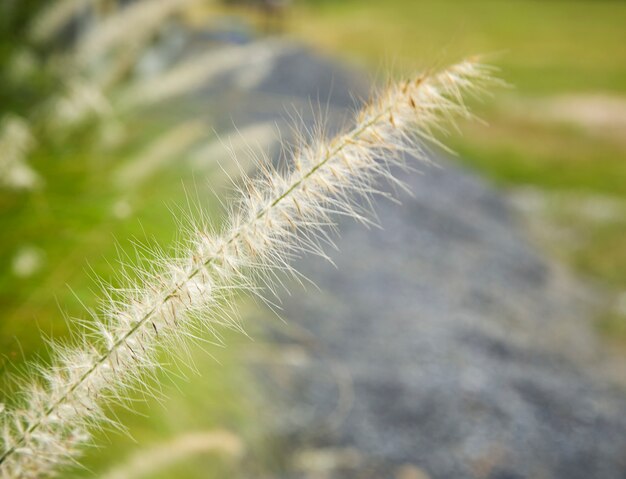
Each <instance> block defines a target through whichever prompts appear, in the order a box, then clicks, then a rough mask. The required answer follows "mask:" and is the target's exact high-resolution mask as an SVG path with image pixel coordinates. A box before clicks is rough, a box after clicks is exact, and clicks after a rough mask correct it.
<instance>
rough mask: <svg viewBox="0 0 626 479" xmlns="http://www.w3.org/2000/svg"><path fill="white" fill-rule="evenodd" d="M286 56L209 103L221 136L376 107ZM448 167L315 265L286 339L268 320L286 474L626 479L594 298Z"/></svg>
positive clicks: (623, 399) (263, 380) (269, 382)
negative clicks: (289, 115)
mask: <svg viewBox="0 0 626 479" xmlns="http://www.w3.org/2000/svg"><path fill="white" fill-rule="evenodd" d="M277 45H279V44H277ZM271 48H277V50H276V55H274V56H273V57H272V59H271V61H268V63H267V64H266V65H265V71H264V73H263V75H260V76H259V77H258V78H256V80H255V81H254V82H249V83H245V82H244V84H245V85H247V86H245V87H242V86H241V85H242V84H241V82H240V81H239V80H240V79H241V74H242V71H244V73H245V70H244V69H245V67H246V62H244V63H243V64H242V66H241V68H235V69H230V70H228V71H226V72H224V73H223V75H221V76H219V77H218V78H216V79H214V81H212V82H211V83H210V85H208V86H207V87H206V88H203V90H202V91H201V92H198V93H197V94H198V95H201V94H202V95H205V100H206V101H207V102H208V104H209V105H210V108H209V109H210V110H211V111H213V112H214V113H213V116H214V117H215V118H218V119H220V118H221V120H220V121H219V122H218V125H217V128H218V130H220V131H227V130H228V129H232V125H233V124H235V125H237V127H238V128H245V126H246V125H247V124H250V123H254V122H257V121H261V120H263V121H267V120H270V121H277V122H278V123H279V124H282V123H281V121H282V119H284V118H285V116H286V114H285V112H286V111H290V109H295V110H296V111H297V112H298V113H299V114H301V115H302V117H304V119H305V121H307V122H308V121H310V120H311V117H312V116H311V111H312V109H311V108H310V106H309V105H310V102H312V103H313V104H314V105H315V104H316V103H318V102H319V103H321V104H322V105H325V104H326V103H328V105H329V106H330V111H331V113H332V112H335V111H336V112H343V113H342V114H345V112H346V111H347V109H349V108H350V107H351V106H353V105H354V103H355V102H354V100H353V99H352V96H351V92H356V94H357V95H361V96H363V94H364V85H365V84H366V82H365V81H364V80H363V79H362V78H361V77H360V76H359V75H357V74H356V73H354V72H352V71H350V70H348V69H346V68H343V67H341V66H339V65H338V64H336V63H333V62H330V61H327V60H325V59H322V58H320V57H318V56H316V55H313V54H311V53H310V52H308V51H306V50H303V49H300V48H296V47H289V48H283V47H280V48H279V47H277V46H272V47H271ZM238 79H239V80H238ZM202 104H203V106H204V107H206V105H207V103H206V102H203V103H202ZM215 112H218V113H221V112H223V115H222V116H221V117H220V116H219V115H217V116H216V115H215ZM333 118H338V120H339V121H340V120H341V115H339V116H336V117H335V116H333ZM438 163H439V165H440V167H439V168H436V167H423V168H422V172H421V173H420V174H418V173H414V174H413V173H412V174H403V177H404V180H405V181H406V183H407V185H408V186H409V188H410V190H411V191H412V192H413V193H414V196H413V197H409V196H408V195H405V194H401V195H399V197H400V199H401V201H402V204H401V205H397V204H392V203H391V202H389V201H385V200H381V201H377V202H376V204H375V209H376V213H377V215H378V217H379V220H380V221H379V222H380V225H381V227H382V228H381V229H369V230H368V229H365V228H363V227H362V226H360V225H357V224H354V223H351V222H344V221H341V222H340V231H341V237H340V238H339V239H338V241H337V244H338V247H339V251H338V252H334V253H333V254H332V258H333V260H334V261H335V263H336V265H337V268H336V269H335V268H333V267H332V266H331V265H330V264H328V263H326V262H324V261H322V260H320V259H318V258H311V257H309V258H305V259H303V260H302V261H300V262H299V264H297V269H298V270H299V271H301V272H303V273H304V274H305V275H306V276H307V277H309V278H310V279H312V280H313V281H314V282H315V284H316V285H317V286H318V287H319V289H315V288H313V287H310V288H307V290H306V291H302V289H301V288H300V287H298V286H294V287H293V288H291V290H292V292H293V294H292V295H291V296H285V300H284V304H283V305H282V307H283V311H282V313H281V316H282V317H283V318H285V320H286V324H282V323H281V324H278V322H277V321H266V322H265V324H267V325H268V326H267V336H268V338H269V340H270V342H271V343H272V344H273V347H272V348H273V349H272V353H271V355H270V356H271V360H269V361H265V362H259V363H257V364H256V365H255V366H254V370H255V374H256V375H257V377H258V378H259V384H260V385H261V387H262V388H263V390H264V391H266V395H267V398H268V403H269V404H271V405H272V407H271V408H270V411H271V412H270V413H268V414H267V417H268V418H271V419H270V422H271V427H272V434H273V435H274V436H275V437H277V438H278V439H277V440H278V443H279V444H280V447H281V449H282V450H283V451H286V452H285V454H287V453H289V457H285V458H283V459H282V460H281V463H282V468H281V469H282V470H281V473H282V474H283V475H284V477H330V478H343V477H346V478H347V477H349V478H366V477H390V478H392V477H397V478H400V479H411V478H413V479H415V478H420V477H429V476H430V477H433V478H466V477H467V478H483V477H484V478H493V479H496V478H497V479H507V478H510V479H513V478H523V477H524V478H550V477H557V478H563V479H576V478H581V479H588V478H606V479H609V478H615V479H618V478H625V477H626V392H625V391H624V390H622V389H620V388H619V387H617V386H616V385H613V384H612V383H611V382H610V381H609V380H608V379H606V378H604V377H603V376H602V375H600V373H599V371H600V367H599V366H598V364H599V363H598V355H599V351H600V350H601V346H600V345H599V343H598V342H597V340H596V339H595V338H594V336H593V334H592V331H591V328H590V327H589V324H588V315H589V313H590V311H589V308H588V302H587V300H586V298H585V294H583V293H582V290H581V288H580V287H579V286H577V285H576V284H575V282H574V281H572V280H571V279H568V277H567V275H566V274H564V273H563V272H561V271H559V269H558V268H556V267H555V266H554V265H552V264H551V263H550V262H549V261H547V260H546V259H545V258H543V257H542V255H541V254H539V253H538V251H537V249H536V248H534V247H533V246H532V245H531V244H530V243H529V241H528V240H527V239H526V236H525V233H524V230H523V228H522V227H521V226H520V224H518V222H517V220H516V218H515V216H514V215H513V214H512V212H511V211H510V209H509V207H508V206H507V204H506V202H505V201H504V200H503V198H502V197H501V195H500V194H498V193H497V192H496V191H494V190H493V189H492V188H490V187H489V186H488V185H487V184H486V183H485V182H484V181H481V180H480V179H478V178H476V177H475V176H474V175H472V174H470V173H468V172H465V171H462V170H460V169H459V168H458V167H457V166H455V165H454V164H452V163H450V162H445V161H438ZM257 319H258V318H257Z"/></svg>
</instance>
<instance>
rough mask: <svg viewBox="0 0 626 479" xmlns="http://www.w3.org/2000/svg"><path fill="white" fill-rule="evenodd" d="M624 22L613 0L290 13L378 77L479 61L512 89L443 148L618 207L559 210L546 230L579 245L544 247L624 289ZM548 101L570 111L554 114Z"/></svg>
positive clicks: (335, 5) (520, 0)
mask: <svg viewBox="0 0 626 479" xmlns="http://www.w3.org/2000/svg"><path fill="white" fill-rule="evenodd" d="M624 25H626V4H625V3H623V2H616V1H578V2H574V1H559V2H541V1H528V0H512V1H491V0H476V1H462V0H459V1H455V0H443V1H441V0H440V1H427V0H426V1H419V0H387V1H384V2H382V1H381V2H378V1H367V0H345V1H325V0H317V1H311V2H308V3H307V4H306V5H305V6H302V7H301V8H300V9H299V10H298V11H297V12H296V13H295V14H294V15H293V26H292V29H293V31H294V32H295V34H296V35H298V37H300V38H301V39H303V40H304V41H306V42H309V43H313V44H315V45H317V46H318V48H320V49H322V50H323V51H326V52H329V53H330V54H333V55H336V56H339V57H341V58H344V59H347V60H348V61H353V62H358V63H359V64H361V65H363V66H365V67H366V68H368V69H369V70H371V71H373V72H374V76H376V73H377V72H378V74H379V75H380V74H381V72H383V73H382V75H383V76H384V75H385V74H386V72H387V70H388V69H389V67H391V69H392V70H393V71H394V72H395V75H398V76H401V75H407V74H410V72H413V71H416V70H419V69H422V68H433V67H437V65H442V64H445V63H447V62H450V61H454V60H458V59H459V58H462V57H464V56H467V55H473V54H482V55H484V58H485V61H486V62H489V63H491V64H494V65H496V66H497V67H498V68H499V69H500V72H499V76H500V78H502V79H504V80H505V81H506V82H507V83H508V84H509V87H508V88H501V89H498V90H496V91H495V92H494V97H493V98H490V99H488V100H487V101H485V102H483V103H482V104H479V105H475V106H474V108H475V111H477V113H478V115H479V116H480V117H481V118H483V119H484V120H485V121H486V123H487V124H486V125H480V124H476V123H475V122H467V124H463V125H462V127H461V130H462V131H463V134H462V135H459V134H457V133H456V132H453V133H452V134H451V138H450V141H449V144H451V146H452V147H453V148H454V150H455V151H456V152H457V153H458V158H459V161H461V162H462V163H464V164H465V165H467V166H469V167H471V168H474V169H476V170H478V171H479V172H481V173H482V174H483V175H485V176H487V177H488V178H490V179H491V180H493V181H494V182H495V183H496V184H498V185H500V186H502V187H506V188H516V187H519V186H529V185H530V186H534V187H537V188H538V189H539V191H540V192H545V193H546V194H547V195H551V194H555V193H556V194H559V193H566V194H568V195H569V196H572V197H574V198H575V200H576V201H581V202H582V203H585V202H587V201H589V200H592V201H593V200H595V199H597V198H600V199H603V200H604V199H606V198H608V199H609V200H610V201H615V202H617V203H618V204H621V205H622V208H621V211H622V213H623V214H621V215H616V216H615V217H614V218H612V219H611V220H610V221H608V222H600V223H598V222H595V221H594V222H590V221H589V220H588V219H585V218H582V217H576V216H572V215H565V214H564V213H563V212H561V211H559V210H558V208H557V210H556V211H552V212H551V216H550V221H551V223H552V224H554V225H556V226H557V227H558V228H566V229H567V230H568V231H569V232H570V233H571V236H572V237H573V238H574V239H575V241H568V242H565V243H560V244H548V245H544V246H545V247H546V248H548V249H550V250H551V251H552V252H553V253H554V254H555V255H557V256H560V257H561V258H562V259H564V260H566V261H567V262H568V263H569V264H570V265H573V267H575V268H576V269H577V270H578V271H580V272H582V273H583V274H584V275H586V276H587V277H588V278H591V279H592V280H596V281H599V282H600V283H601V284H605V285H609V286H610V287H611V288H613V289H614V290H615V291H617V292H619V291H623V290H626V213H624V212H625V211H626V209H625V208H624V204H625V202H626V123H624V119H625V118H626V102H625V100H624V99H625V98H626V48H624V45H625V44H626V29H625V28H624ZM590 98H591V100H590ZM598 98H600V100H598ZM581 99H582V102H581ZM555 102H557V103H558V104H559V105H562V104H563V103H565V104H566V106H568V107H569V106H571V108H570V109H569V110H568V111H567V112H565V113H562V114H560V115H556V116H555V115H554V114H553V111H552V110H551V109H550V105H552V104H554V103H555ZM580 103H582V104H583V105H584V106H583V107H580ZM607 104H609V105H611V106H612V108H611V111H613V112H614V115H616V116H617V119H616V120H613V119H612V118H609V119H608V120H607V123H608V127H607V126H606V125H605V124H603V125H594V124H592V122H590V121H587V118H588V117H589V115H590V114H598V111H600V112H602V111H605V110H606V109H607V107H606V105H607ZM577 105H578V106H577ZM616 105H617V106H616ZM589 108H591V109H593V110H594V111H592V112H591V113H590V112H589V111H588V110H589ZM617 120H619V123H618V122H617ZM574 209H575V208H574ZM608 316H610V318H611V319H610V320H609V321H608V322H607V320H606V318H605V316H604V315H603V318H604V319H600V320H599V324H600V325H601V327H602V330H603V331H605V332H607V333H608V336H609V337H614V338H616V337H621V338H626V336H625V335H624V333H625V332H626V317H623V316H622V315H620V314H617V315H615V314H612V313H610V314H608Z"/></svg>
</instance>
